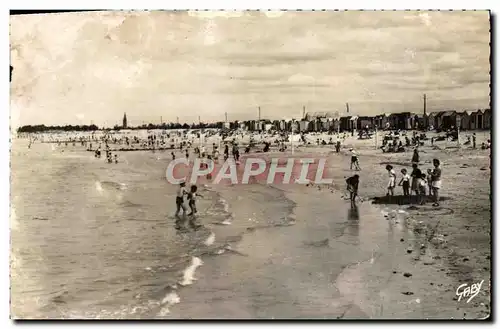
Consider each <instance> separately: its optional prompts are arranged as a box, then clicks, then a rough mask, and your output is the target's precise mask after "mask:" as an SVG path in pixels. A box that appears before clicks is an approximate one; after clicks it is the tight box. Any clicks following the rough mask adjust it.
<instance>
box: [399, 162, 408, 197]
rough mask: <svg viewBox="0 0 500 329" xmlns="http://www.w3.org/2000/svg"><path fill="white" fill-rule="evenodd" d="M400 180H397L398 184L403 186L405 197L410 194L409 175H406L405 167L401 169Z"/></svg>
mask: <svg viewBox="0 0 500 329" xmlns="http://www.w3.org/2000/svg"><path fill="white" fill-rule="evenodd" d="M401 174H402V175H403V177H401V181H400V182H399V186H403V195H404V196H405V197H409V196H410V175H408V171H407V170H406V169H404V168H403V169H401Z"/></svg>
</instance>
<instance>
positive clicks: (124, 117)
mask: <svg viewBox="0 0 500 329" xmlns="http://www.w3.org/2000/svg"><path fill="white" fill-rule="evenodd" d="M122 128H123V129H127V113H123V126H122Z"/></svg>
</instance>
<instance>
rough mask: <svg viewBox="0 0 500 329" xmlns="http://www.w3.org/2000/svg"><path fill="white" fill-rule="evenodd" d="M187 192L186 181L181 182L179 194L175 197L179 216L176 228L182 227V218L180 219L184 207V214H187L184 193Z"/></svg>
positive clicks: (176, 214)
mask: <svg viewBox="0 0 500 329" xmlns="http://www.w3.org/2000/svg"><path fill="white" fill-rule="evenodd" d="M186 194H187V191H186V183H185V182H181V183H180V184H179V189H178V190H177V195H176V198H175V205H176V206H177V211H176V212H175V217H177V220H176V222H175V224H176V228H180V220H179V218H178V217H179V212H180V211H181V209H182V214H183V215H186V206H185V205H184V195H186Z"/></svg>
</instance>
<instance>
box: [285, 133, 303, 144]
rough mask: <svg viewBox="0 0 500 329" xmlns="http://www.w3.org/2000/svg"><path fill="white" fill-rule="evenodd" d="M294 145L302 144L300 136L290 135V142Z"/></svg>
mask: <svg viewBox="0 0 500 329" xmlns="http://www.w3.org/2000/svg"><path fill="white" fill-rule="evenodd" d="M292 141H293V142H294V143H302V139H301V138H300V134H295V135H288V142H292Z"/></svg>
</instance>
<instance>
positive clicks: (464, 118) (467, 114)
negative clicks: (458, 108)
mask: <svg viewBox="0 0 500 329" xmlns="http://www.w3.org/2000/svg"><path fill="white" fill-rule="evenodd" d="M474 112H475V111H463V112H459V113H458V114H459V115H460V130H471V129H474V128H473V126H472V120H471V119H472V116H473V114H474Z"/></svg>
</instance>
